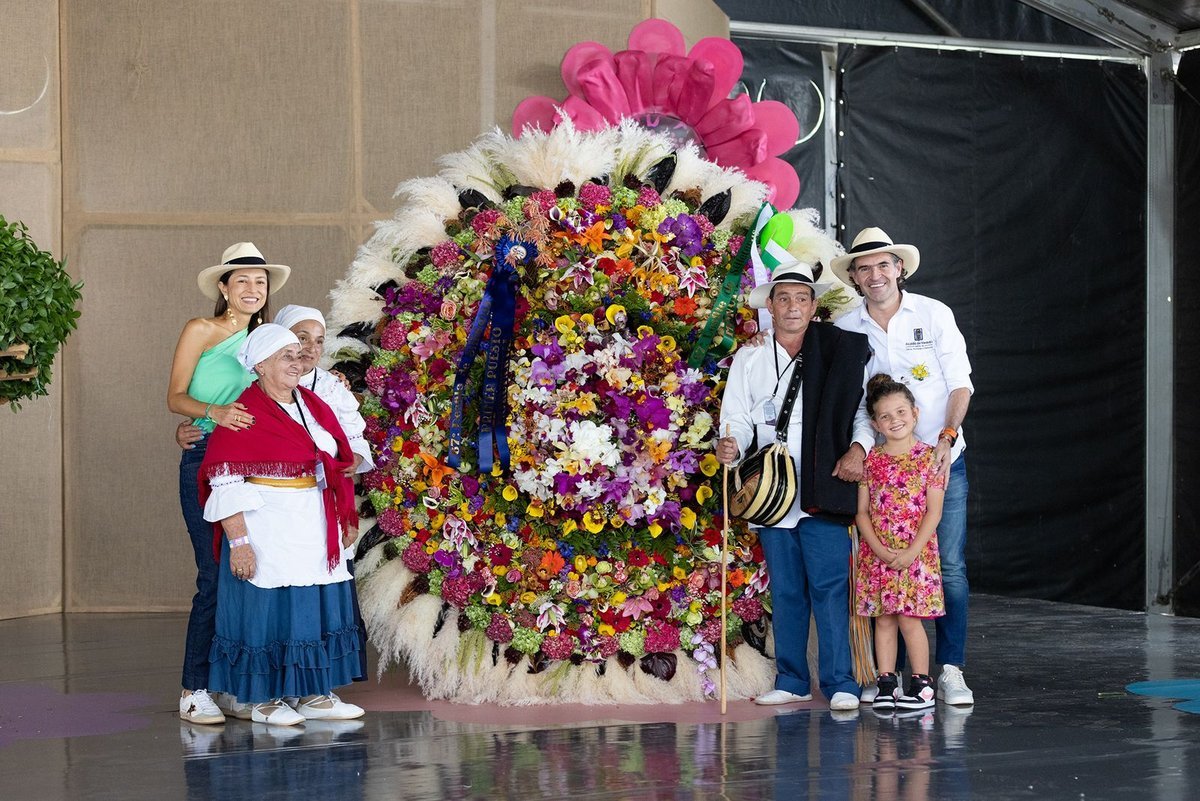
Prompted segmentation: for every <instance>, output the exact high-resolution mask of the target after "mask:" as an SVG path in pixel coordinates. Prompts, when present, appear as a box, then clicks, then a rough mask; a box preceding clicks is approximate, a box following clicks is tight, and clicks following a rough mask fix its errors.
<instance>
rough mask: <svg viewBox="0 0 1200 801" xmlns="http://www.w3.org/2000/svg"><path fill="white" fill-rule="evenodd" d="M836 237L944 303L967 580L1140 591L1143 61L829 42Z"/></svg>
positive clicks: (1138, 598)
mask: <svg viewBox="0 0 1200 801" xmlns="http://www.w3.org/2000/svg"><path fill="white" fill-rule="evenodd" d="M839 66H840V68H841V69H842V70H844V71H843V72H842V74H841V87H840V100H841V101H843V103H844V105H843V106H842V111H843V115H842V118H841V124H842V125H841V127H842V132H841V133H842V135H841V136H840V137H839V141H840V143H841V146H840V153H839V154H838V158H839V160H840V162H841V167H840V170H839V182H840V185H839V187H838V192H839V202H840V211H839V217H840V220H841V222H842V224H843V226H844V230H842V231H841V233H842V238H843V241H849V240H850V239H852V238H853V236H854V234H855V233H856V232H857V231H858V230H859V229H861V228H863V227H866V226H869V225H876V226H879V227H881V228H883V229H884V230H885V231H887V232H888V233H889V234H890V235H892V237H893V239H894V240H895V241H897V242H911V243H913V244H915V245H917V246H918V247H919V248H920V250H921V254H922V258H921V267H920V270H919V272H918V273H917V274H916V275H915V276H914V278H913V280H912V281H911V282H910V285H909V288H910V289H911V290H912V291H915V292H918V293H921V294H926V295H930V296H932V297H936V298H938V299H940V300H942V301H944V302H945V303H947V304H949V306H950V307H951V308H952V309H953V310H954V311H955V314H956V316H957V319H958V323H959V326H960V328H961V329H962V330H963V333H964V335H965V336H966V339H967V346H968V349H969V353H970V355H971V358H972V362H973V367H974V375H973V380H974V383H975V388H976V393H975V396H974V398H973V399H972V404H971V411H970V414H969V415H968V418H967V422H966V425H965V430H966V435H967V438H968V441H969V443H970V444H969V446H968V450H967V459H968V472H969V478H970V483H971V500H970V524H969V525H970V528H969V533H968V552H967V561H968V569H969V574H970V577H971V580H972V586H973V588H974V589H977V590H983V591H987V592H997V593H1001V594H1007V595H1018V596H1027V597H1037V598H1046V599H1051V600H1063V601H1073V602H1077V603H1087V604H1096V605H1101V606H1116V607H1124V608H1129V609H1139V608H1143V607H1144V598H1143V595H1144V585H1145V582H1144V534H1143V531H1144V523H1143V517H1144V492H1143V471H1144V463H1143V456H1142V454H1143V437H1144V426H1143V422H1142V421H1143V415H1144V409H1145V402H1144V395H1145V393H1144V390H1143V383H1144V379H1143V374H1144V363H1145V359H1144V355H1143V349H1144V342H1145V339H1144V333H1145V325H1144V314H1145V299H1144V294H1145V288H1144V287H1145V280H1144V273H1145V263H1146V262H1145V248H1144V232H1145V223H1144V196H1145V170H1146V163H1145V148H1146V144H1145V134H1144V130H1145V119H1146V115H1145V108H1144V101H1143V98H1144V92H1145V81H1144V78H1143V77H1142V75H1141V72H1140V71H1139V70H1138V69H1137V68H1136V67H1135V66H1131V65H1126V64H1109V63H1100V62H1090V61H1089V62H1084V61H1059V60H1057V59H1040V58H1039V59H1020V58H1015V57H1011V56H990V55H980V54H975V53H962V52H953V53H951V52H945V53H938V52H936V51H927V50H905V49H902V48H901V49H893V48H869V47H843V48H842V50H841V53H840V54H839Z"/></svg>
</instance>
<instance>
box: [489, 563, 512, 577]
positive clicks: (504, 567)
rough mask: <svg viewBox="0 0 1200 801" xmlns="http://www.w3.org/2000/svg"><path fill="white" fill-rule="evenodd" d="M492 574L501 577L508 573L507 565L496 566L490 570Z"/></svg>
mask: <svg viewBox="0 0 1200 801" xmlns="http://www.w3.org/2000/svg"><path fill="white" fill-rule="evenodd" d="M492 572H493V573H495V574H496V575H497V576H503V575H504V574H505V573H507V572H508V566H507V565H496V566H495V567H493V568H492Z"/></svg>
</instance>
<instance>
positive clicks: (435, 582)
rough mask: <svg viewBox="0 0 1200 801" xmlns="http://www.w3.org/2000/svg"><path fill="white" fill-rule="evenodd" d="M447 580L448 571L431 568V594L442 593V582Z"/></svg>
mask: <svg viewBox="0 0 1200 801" xmlns="http://www.w3.org/2000/svg"><path fill="white" fill-rule="evenodd" d="M445 580H446V571H444V570H430V571H429V593H430V595H441V594H442V582H443V581H445Z"/></svg>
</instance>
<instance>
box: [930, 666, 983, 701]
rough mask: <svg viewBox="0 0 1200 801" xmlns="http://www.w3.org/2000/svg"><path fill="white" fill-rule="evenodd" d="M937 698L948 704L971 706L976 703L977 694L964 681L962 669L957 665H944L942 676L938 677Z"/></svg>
mask: <svg viewBox="0 0 1200 801" xmlns="http://www.w3.org/2000/svg"><path fill="white" fill-rule="evenodd" d="M937 697H938V698H940V699H941V700H942V702H943V703H946V704H954V705H955V706H970V705H971V704H973V703H975V693H973V692H971V688H970V687H968V686H967V682H966V680H965V679H963V674H962V669H961V668H959V667H958V666H956V665H942V675H941V676H938V682H937Z"/></svg>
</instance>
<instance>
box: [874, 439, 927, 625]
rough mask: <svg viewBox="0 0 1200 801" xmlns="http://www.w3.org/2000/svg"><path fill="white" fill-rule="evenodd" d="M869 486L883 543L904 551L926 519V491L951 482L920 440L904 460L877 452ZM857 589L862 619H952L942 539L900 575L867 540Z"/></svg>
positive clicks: (876, 531)
mask: <svg viewBox="0 0 1200 801" xmlns="http://www.w3.org/2000/svg"><path fill="white" fill-rule="evenodd" d="M863 483H865V484H866V487H867V493H868V496H869V498H870V501H869V504H868V510H869V513H870V515H871V525H872V526H874V528H875V533H876V535H877V536H878V537H879V540H880V542H882V543H883V544H884V545H885V546H887V547H890V548H903V547H905V546H907V545H908V544H909V543H910V542H912V541H913V540H914V539H915V538H916V536H917V529H918V528H919V527H920V525H921V518H923V517H924V516H925V503H926V498H925V493H926V490H927V489H928V488H931V487H932V488H936V489H942V490H944V489H945V488H946V477H945V476H944V475H939V474H938V472H937V470H936V469H935V467H934V460H933V448H932V447H930V446H929V445H928V444H926V443H924V442H920V441H918V442H917V444H916V445H914V446H913V449H912V450H911V451H909V452H908V453H906V454H903V455H901V456H892V455H890V454H888V453H885V452H884V450H883V447H882V446H880V445H877V446H875V447H874V448H872V449H871V452H870V453H869V454H868V455H867V460H866V464H865V465H864V469H863ZM854 588H855V603H856V607H857V610H858V614H860V615H864V616H867V617H878V616H880V615H904V616H905V617H941V616H942V615H944V614H946V602H945V599H944V598H943V596H942V568H941V562H940V560H939V558H938V542H937V534H934V535H933V537H931V538H930V540H929V543H928V544H927V545H926V546H925V549H924V550H923V551H922V552H921V554H920V556H918V557H917V558H916V559H914V560H913V563H912V564H911V565H909V566H908V567H907V568H906V569H903V570H894V569H892V568H890V567H888V566H887V565H885V564H884V563H883V562H881V561H880V560H879V558H878V557H877V556H875V552H874V551H872V550H871V546H870V544H869V543H868V542H867V540H866V538H865V537H863V538H862V540H861V542H860V543H859V552H858V567H857V569H856V573H855V581H854Z"/></svg>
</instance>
